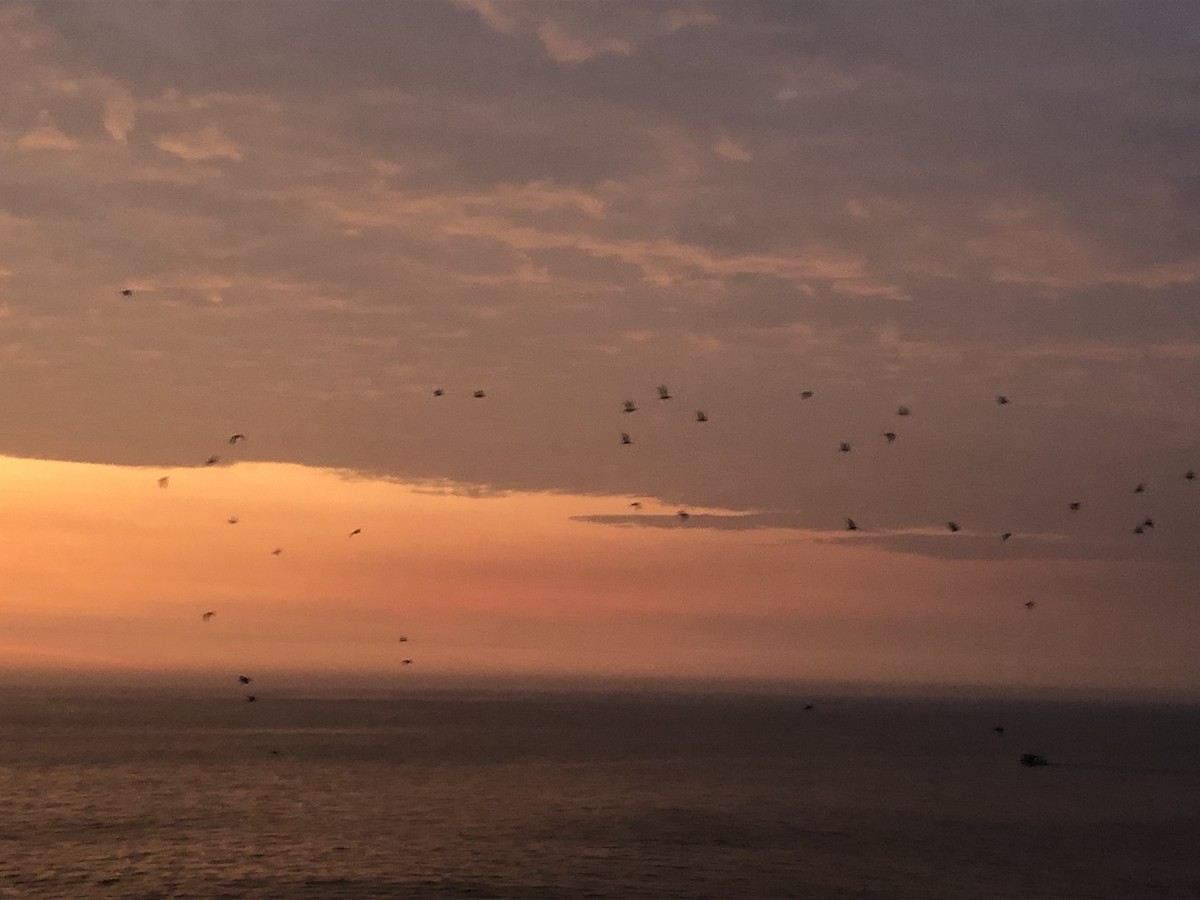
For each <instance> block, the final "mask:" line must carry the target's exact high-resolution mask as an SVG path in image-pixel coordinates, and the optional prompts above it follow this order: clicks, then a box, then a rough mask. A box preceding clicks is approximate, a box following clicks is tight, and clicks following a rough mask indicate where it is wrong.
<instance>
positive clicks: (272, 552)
mask: <svg viewBox="0 0 1200 900" xmlns="http://www.w3.org/2000/svg"><path fill="white" fill-rule="evenodd" d="M281 553H283V548H282V547H276V548H275V549H274V550H272V551H271V555H272V556H279V554H281Z"/></svg>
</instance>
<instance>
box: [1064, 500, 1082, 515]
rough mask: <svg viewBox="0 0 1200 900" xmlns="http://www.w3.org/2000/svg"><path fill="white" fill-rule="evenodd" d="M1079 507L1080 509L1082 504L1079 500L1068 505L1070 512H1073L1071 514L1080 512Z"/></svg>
mask: <svg viewBox="0 0 1200 900" xmlns="http://www.w3.org/2000/svg"><path fill="white" fill-rule="evenodd" d="M1079 507H1080V503H1079V501H1078V500H1074V501H1072V502H1071V503H1068V504H1067V508H1068V509H1069V510H1071V512H1079Z"/></svg>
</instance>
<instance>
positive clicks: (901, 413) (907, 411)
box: [896, 406, 912, 416]
mask: <svg viewBox="0 0 1200 900" xmlns="http://www.w3.org/2000/svg"><path fill="white" fill-rule="evenodd" d="M896 415H898V416H909V415H912V411H911V410H910V409H909V408H908V407H907V406H902V407H900V408H899V409H898V410H896Z"/></svg>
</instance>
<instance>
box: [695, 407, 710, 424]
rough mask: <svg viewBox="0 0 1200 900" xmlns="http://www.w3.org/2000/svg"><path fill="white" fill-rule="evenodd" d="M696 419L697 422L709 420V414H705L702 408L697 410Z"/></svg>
mask: <svg viewBox="0 0 1200 900" xmlns="http://www.w3.org/2000/svg"><path fill="white" fill-rule="evenodd" d="M696 421H697V422H707V421H708V416H707V415H705V413H704V410H702V409H698V410H696Z"/></svg>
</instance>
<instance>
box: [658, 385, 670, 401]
mask: <svg viewBox="0 0 1200 900" xmlns="http://www.w3.org/2000/svg"><path fill="white" fill-rule="evenodd" d="M658 399H659V400H670V399H671V391H670V390H669V389H668V388H667V386H666V385H665V384H660V385H659V386H658Z"/></svg>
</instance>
